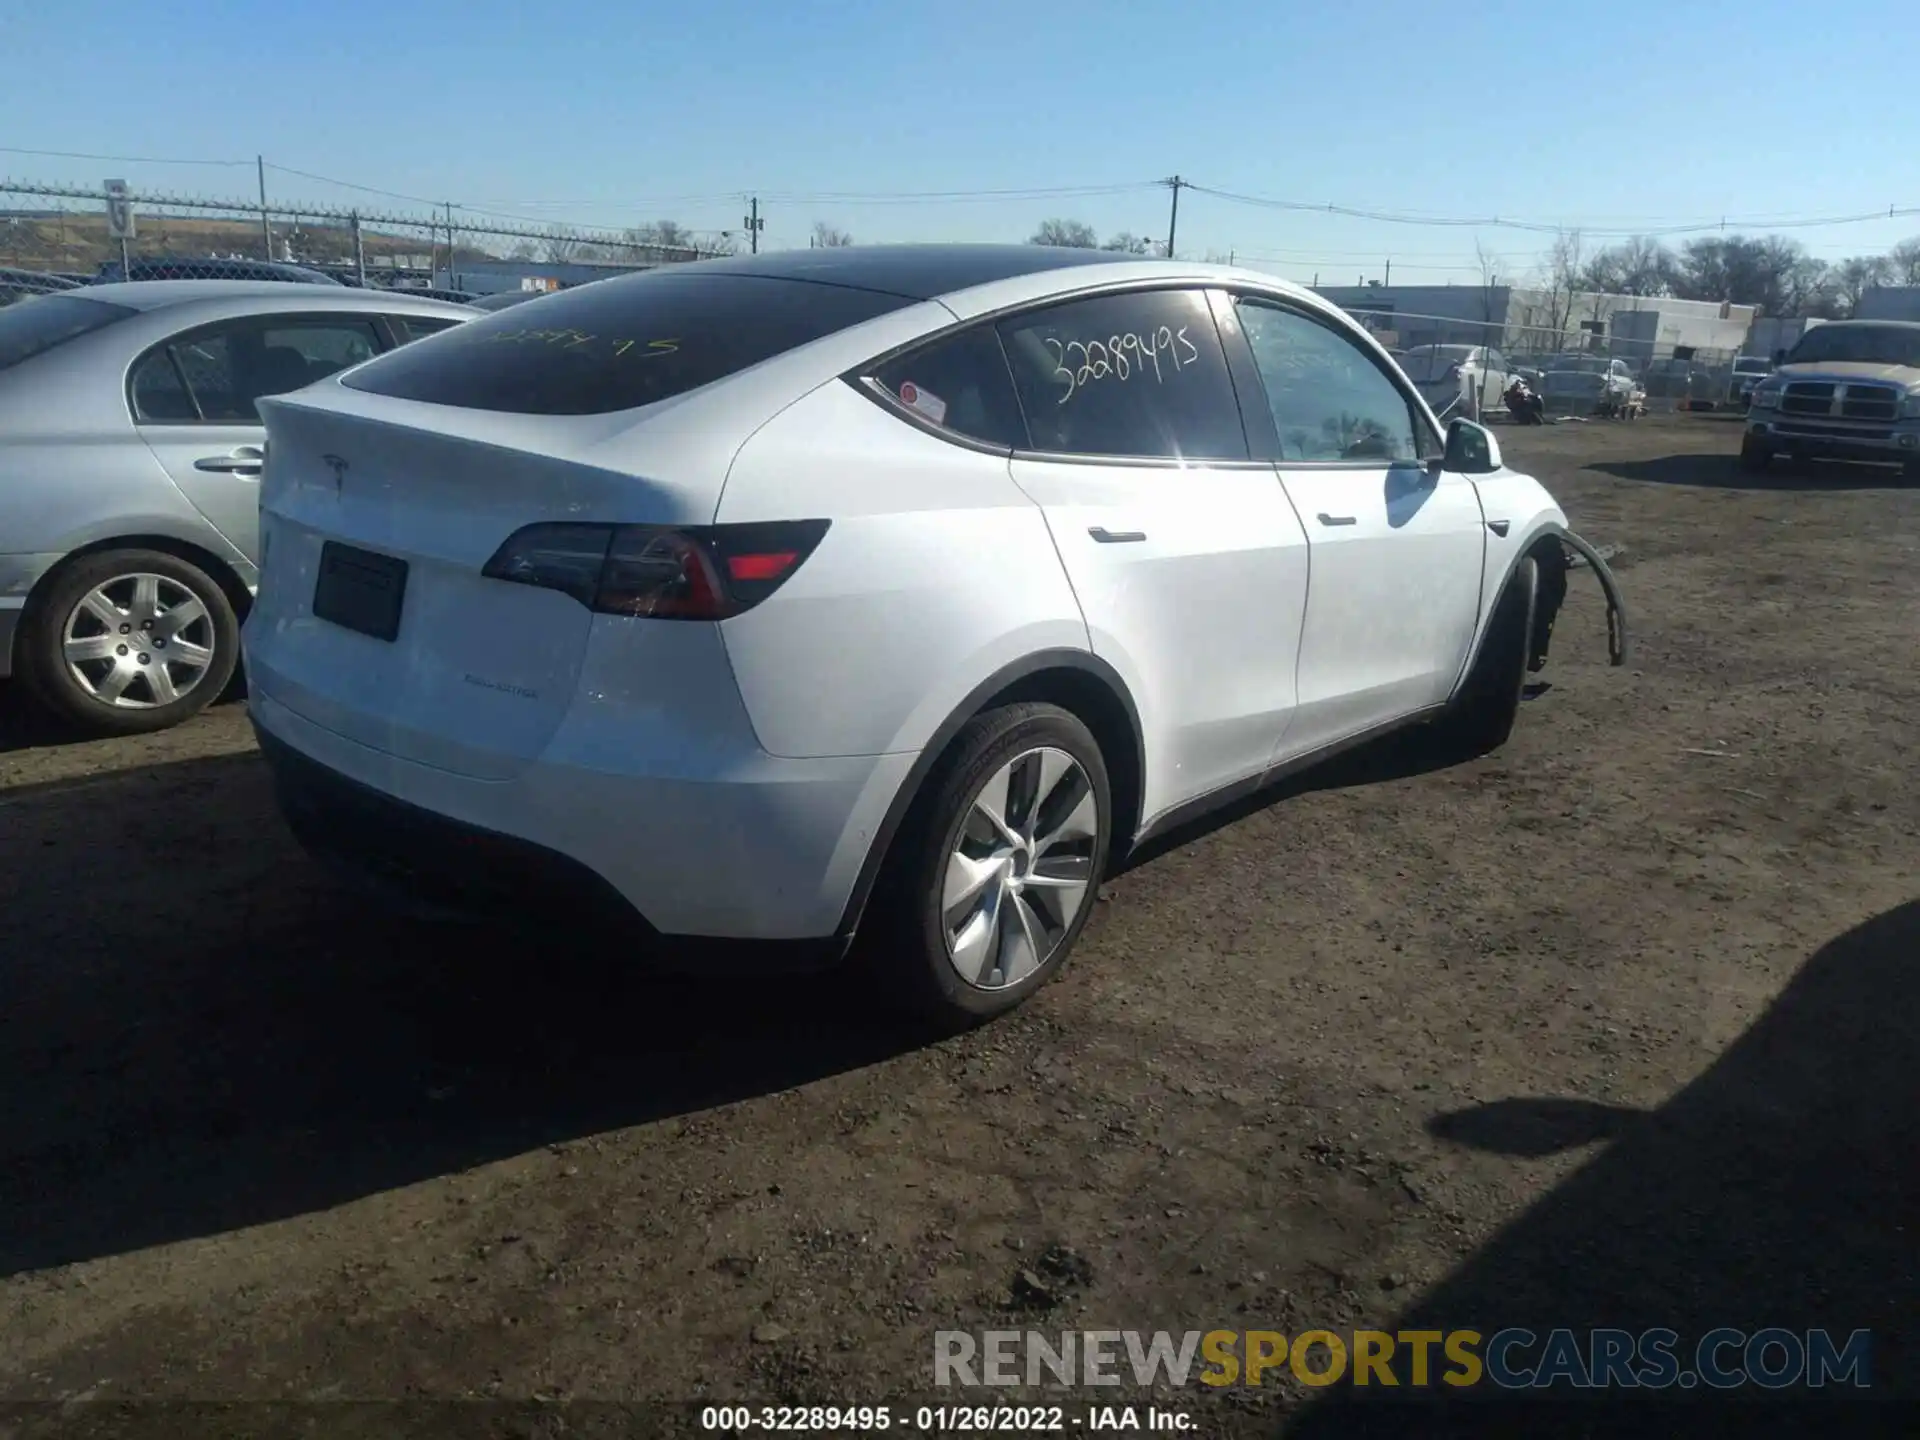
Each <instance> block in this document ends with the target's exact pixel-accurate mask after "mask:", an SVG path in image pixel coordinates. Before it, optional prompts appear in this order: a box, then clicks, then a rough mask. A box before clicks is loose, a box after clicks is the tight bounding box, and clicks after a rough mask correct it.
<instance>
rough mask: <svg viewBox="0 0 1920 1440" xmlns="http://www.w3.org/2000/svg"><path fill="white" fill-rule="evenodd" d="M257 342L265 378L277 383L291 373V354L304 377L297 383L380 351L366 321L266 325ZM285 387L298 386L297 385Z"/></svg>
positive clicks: (272, 392)
mask: <svg viewBox="0 0 1920 1440" xmlns="http://www.w3.org/2000/svg"><path fill="white" fill-rule="evenodd" d="M260 345H261V350H262V352H263V356H264V357H265V360H264V363H265V364H266V365H267V367H268V370H269V372H270V373H269V375H268V378H269V379H271V380H272V381H273V382H274V383H276V384H278V383H279V382H280V380H281V379H282V377H283V376H284V377H291V376H292V375H293V373H294V372H293V368H292V365H293V362H292V359H291V358H290V357H291V356H293V355H297V356H299V357H300V363H301V364H302V365H303V366H304V367H305V370H306V379H305V380H303V381H302V382H301V384H308V385H310V384H312V383H313V382H314V381H315V380H324V379H326V378H327V376H329V375H331V374H333V372H334V371H336V370H344V369H346V368H347V366H349V365H358V364H359V363H360V362H361V361H362V360H371V359H372V358H373V357H374V356H375V355H376V354H378V353H379V351H380V340H379V337H378V336H377V335H376V334H375V333H374V329H373V322H372V321H370V320H358V319H349V318H347V317H346V316H342V317H341V318H340V319H338V320H303V321H300V322H299V323H297V324H291V325H287V324H278V323H275V324H269V325H268V326H266V327H265V328H264V329H263V330H262V331H261V333H260ZM285 388H286V389H295V390H297V389H299V388H300V387H299V386H298V385H293V386H287V387H285ZM255 393H256V394H259V395H278V394H281V393H282V391H280V390H259V391H256V392H255Z"/></svg>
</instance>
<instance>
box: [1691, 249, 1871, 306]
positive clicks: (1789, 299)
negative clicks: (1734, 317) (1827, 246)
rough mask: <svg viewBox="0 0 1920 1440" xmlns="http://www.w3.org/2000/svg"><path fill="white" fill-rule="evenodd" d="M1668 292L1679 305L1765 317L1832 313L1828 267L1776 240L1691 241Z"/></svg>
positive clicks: (1831, 293)
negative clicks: (1708, 305) (1723, 307)
mask: <svg viewBox="0 0 1920 1440" xmlns="http://www.w3.org/2000/svg"><path fill="white" fill-rule="evenodd" d="M1673 293H1674V294H1675V295H1677V296H1679V297H1680V298H1681V299H1683V300H1719V301H1723V302H1727V303H1730V304H1734V305H1757V306H1759V307H1760V310H1761V313H1762V314H1766V315H1808V314H1814V313H1819V312H1822V311H1826V310H1829V309H1832V308H1835V301H1834V296H1833V292H1832V289H1831V287H1830V284H1829V280H1828V267H1827V266H1826V265H1825V264H1823V263H1822V262H1821V261H1819V260H1817V259H1815V258H1814V257H1813V256H1811V255H1809V254H1807V252H1806V250H1805V249H1804V248H1803V247H1802V246H1801V245H1800V243H1799V242H1798V241H1796V240H1789V239H1787V238H1786V237H1785V236H1781V235H1764V236H1757V237H1756V236H1751V235H1726V236H1720V235H1712V236H1702V237H1701V238H1700V239H1698V240H1690V241H1688V242H1687V244H1686V245H1685V247H1684V248H1682V250H1681V251H1680V255H1679V257H1678V260H1677V261H1676V264H1675V278H1674V286H1673Z"/></svg>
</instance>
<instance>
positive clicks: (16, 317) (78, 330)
mask: <svg viewBox="0 0 1920 1440" xmlns="http://www.w3.org/2000/svg"><path fill="white" fill-rule="evenodd" d="M133 313H135V312H134V311H132V310H129V309H128V308H127V307H126V306H125V305H109V304H107V303H106V302H105V301H104V300H82V299H79V298H78V297H77V296H73V295H36V296H34V297H33V298H32V299H30V300H22V301H20V302H19V303H18V304H16V305H9V306H7V307H6V308H5V309H0V370H5V369H6V368H7V367H8V366H10V365H18V364H19V363H20V362H21V361H22V360H27V359H31V358H32V357H33V356H35V355H38V354H39V353H40V352H41V351H43V350H51V349H52V348H53V347H54V346H56V345H60V344H64V343H65V342H66V341H68V340H75V339H78V338H79V337H80V336H82V335H85V334H87V333H88V332H89V331H92V330H99V329H102V328H104V327H105V326H108V325H111V324H113V322H114V321H116V320H124V319H125V318H126V317H127V316H129V315H132V314H133Z"/></svg>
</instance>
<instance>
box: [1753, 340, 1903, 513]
mask: <svg viewBox="0 0 1920 1440" xmlns="http://www.w3.org/2000/svg"><path fill="white" fill-rule="evenodd" d="M1783 452H1784V453H1785V454H1787V455H1789V456H1791V457H1793V458H1795V459H1804V458H1806V457H1808V456H1824V457H1828V458H1832V459H1836V460H1879V461H1886V462H1893V463H1898V464H1899V465H1901V466H1902V468H1903V470H1904V472H1905V475H1906V478H1907V479H1908V480H1909V481H1920V323H1915V322H1911V321H1899V320H1835V321H1830V322H1828V323H1827V324H1825V325H1822V326H1820V327H1819V328H1817V329H1813V330H1809V331H1807V332H1806V333H1805V334H1804V335H1802V336H1801V337H1800V340H1799V342H1798V343H1797V344H1796V345H1795V346H1794V347H1793V349H1792V350H1791V351H1789V352H1787V353H1786V354H1785V355H1784V356H1783V357H1782V358H1781V361H1780V364H1779V366H1778V367H1777V368H1776V369H1775V370H1774V373H1773V374H1771V375H1769V376H1767V378H1766V379H1764V380H1762V381H1761V382H1760V383H1759V384H1758V385H1756V386H1754V389H1753V405H1752V409H1751V410H1750V411H1749V412H1748V423H1747V433H1746V436H1745V438H1743V439H1742V441H1741V442H1740V464H1741V466H1742V467H1743V468H1744V469H1747V470H1764V469H1766V468H1767V467H1768V466H1769V465H1771V464H1772V463H1773V458H1774V456H1776V455H1779V454H1781V453H1783Z"/></svg>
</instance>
